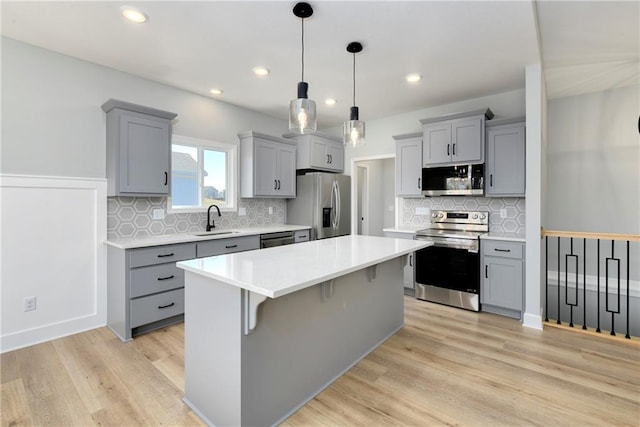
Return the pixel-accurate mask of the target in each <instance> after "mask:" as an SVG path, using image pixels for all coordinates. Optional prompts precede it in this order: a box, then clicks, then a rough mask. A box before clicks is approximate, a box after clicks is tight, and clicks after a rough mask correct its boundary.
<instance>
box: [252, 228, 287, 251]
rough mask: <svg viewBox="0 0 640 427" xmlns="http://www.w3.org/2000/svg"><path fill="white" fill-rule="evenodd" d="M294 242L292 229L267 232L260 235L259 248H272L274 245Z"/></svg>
mask: <svg viewBox="0 0 640 427" xmlns="http://www.w3.org/2000/svg"><path fill="white" fill-rule="evenodd" d="M293 243H295V241H294V237H293V231H283V232H280V233H269V234H261V235H260V249H265V248H273V247H275V246H282V245H291V244H293Z"/></svg>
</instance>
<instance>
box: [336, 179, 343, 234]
mask: <svg viewBox="0 0 640 427" xmlns="http://www.w3.org/2000/svg"><path fill="white" fill-rule="evenodd" d="M334 184H335V186H336V206H337V211H336V229H338V228H340V216H341V215H342V204H341V202H340V186H339V185H338V182H337V181H334Z"/></svg>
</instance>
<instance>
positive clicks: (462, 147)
mask: <svg viewBox="0 0 640 427" xmlns="http://www.w3.org/2000/svg"><path fill="white" fill-rule="evenodd" d="M451 133H452V138H451V160H452V161H453V162H455V163H482V161H483V160H484V159H483V144H484V139H483V132H482V119H480V118H475V119H460V120H455V121H453V123H452V124H451Z"/></svg>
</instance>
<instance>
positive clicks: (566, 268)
mask: <svg viewBox="0 0 640 427" xmlns="http://www.w3.org/2000/svg"><path fill="white" fill-rule="evenodd" d="M569 242H570V249H571V251H570V252H569V254H570V255H567V256H566V257H565V258H564V286H565V287H564V303H565V304H566V305H568V306H569V326H570V327H572V328H573V306H574V304H571V303H569V257H573V237H571V238H570V239H569ZM577 286H578V263H577V262H576V287H577ZM577 296H578V292H577V291H576V300H577Z"/></svg>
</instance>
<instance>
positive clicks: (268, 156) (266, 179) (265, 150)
mask: <svg viewBox="0 0 640 427" xmlns="http://www.w3.org/2000/svg"><path fill="white" fill-rule="evenodd" d="M277 158H278V147H277V145H276V144H275V143H272V142H269V141H262V140H256V141H255V148H254V158H253V169H254V170H253V180H254V181H253V182H254V189H255V191H254V193H255V195H256V196H273V195H275V194H276V193H277V190H276V188H277V187H278V185H277V181H276V179H277V178H276V165H277Z"/></svg>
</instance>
